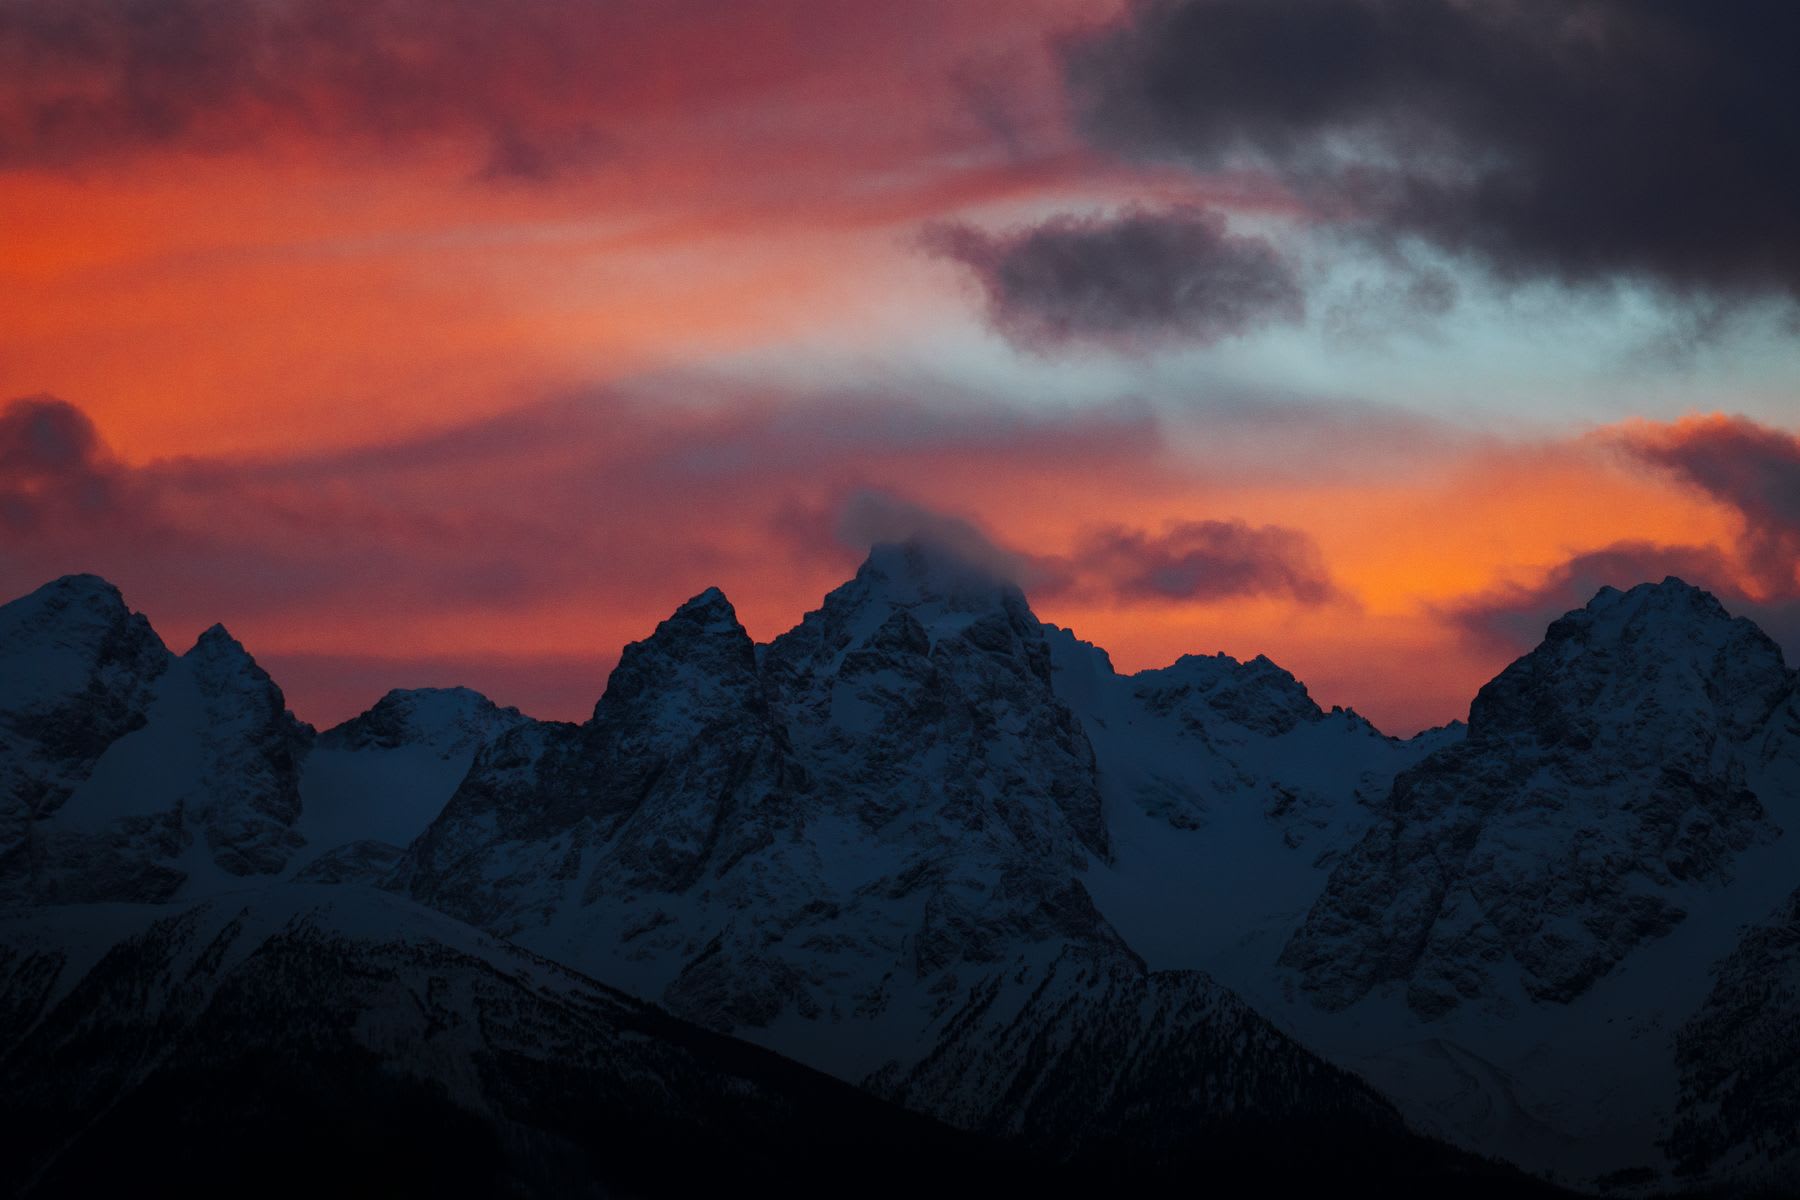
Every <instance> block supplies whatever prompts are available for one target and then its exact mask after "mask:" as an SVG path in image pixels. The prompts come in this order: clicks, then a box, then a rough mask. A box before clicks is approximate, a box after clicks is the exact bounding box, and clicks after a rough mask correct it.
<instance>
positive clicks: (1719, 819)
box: [1282, 579, 1792, 1016]
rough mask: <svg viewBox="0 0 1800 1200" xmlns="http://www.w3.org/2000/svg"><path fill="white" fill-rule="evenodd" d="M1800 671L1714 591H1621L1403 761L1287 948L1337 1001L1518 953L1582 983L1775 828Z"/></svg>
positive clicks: (1526, 975) (1539, 985)
mask: <svg viewBox="0 0 1800 1200" xmlns="http://www.w3.org/2000/svg"><path fill="white" fill-rule="evenodd" d="M1791 688H1792V676H1791V674H1790V672H1789V671H1788V670H1787V668H1786V666H1785V664H1784V663H1783V662H1782V657H1781V652H1780V650H1779V648H1778V647H1776V645H1775V644H1774V643H1773V642H1772V641H1770V640H1769V639H1768V637H1766V636H1765V635H1764V634H1763V633H1762V632H1761V631H1760V630H1758V629H1757V628H1756V626H1755V625H1753V624H1751V623H1750V622H1748V621H1745V620H1742V619H1733V618H1731V617H1730V616H1728V615H1727V614H1726V613H1725V611H1724V610H1723V609H1722V608H1721V607H1720V606H1719V604H1718V602H1717V601H1716V600H1714V599H1713V598H1712V597H1711V596H1710V595H1708V594H1706V593H1705V592H1702V591H1699V590H1698V589H1696V588H1692V587H1690V586H1688V585H1687V584H1685V583H1682V582H1681V581H1679V580H1674V579H1671V580H1667V581H1665V582H1663V583H1661V584H1655V585H1652V584H1645V585H1643V586H1641V587H1637V588H1633V589H1632V590H1631V591H1629V592H1619V591H1616V590H1613V589H1610V588H1609V589H1605V590H1603V591H1602V592H1601V593H1600V594H1599V595H1598V596H1596V597H1595V599H1594V600H1593V602H1592V603H1590V604H1589V605H1588V606H1587V607H1586V608H1584V609H1581V610H1579V611H1576V612H1573V613H1570V614H1569V615H1568V616H1566V617H1564V618H1562V619H1561V620H1559V621H1557V622H1556V623H1555V624H1553V625H1552V626H1551V627H1550V630H1549V632H1548V634H1547V636H1546V638H1545V641H1544V643H1543V644H1542V645H1541V646H1539V647H1538V648H1537V649H1536V650H1534V651H1532V652H1531V653H1530V654H1528V655H1526V656H1525V657H1524V658H1521V659H1520V660H1519V661H1517V662H1515V663H1514V664H1512V666H1510V667H1508V668H1507V670H1506V671H1505V672H1503V673H1502V674H1501V675H1500V676H1499V677H1498V678H1496V679H1495V680H1494V681H1493V682H1492V683H1490V684H1488V685H1487V686H1486V687H1485V688H1483V689H1482V691H1481V693H1480V695H1479V696H1478V697H1477V698H1476V700H1475V703H1474V705H1473V706H1472V708H1471V710H1470V716H1469V730H1468V735H1467V738H1466V740H1465V741H1463V742H1462V743H1461V744H1459V745H1454V746H1451V747H1449V748H1447V749H1444V750H1441V751H1439V752H1438V753H1435V754H1433V755H1431V756H1430V757H1428V758H1427V759H1425V760H1424V761H1423V762H1421V763H1420V764H1418V765H1417V766H1416V767H1413V768H1412V769H1410V770H1408V771H1406V772H1404V773H1402V774H1401V775H1400V776H1399V778H1398V779H1396V781H1395V783H1394V785H1393V789H1392V791H1391V792H1390V793H1389V795H1388V797H1387V800H1386V803H1385V805H1383V806H1382V809H1381V811H1380V813H1379V815H1378V818H1377V820H1376V821H1375V823H1374V824H1373V826H1372V827H1371V828H1370V829H1369V831H1368V833H1367V834H1366V835H1365V836H1364V838H1363V839H1362V841H1361V842H1360V843H1358V844H1357V846H1356V847H1355V848H1354V850H1352V851H1351V853H1350V854H1349V855H1347V856H1346V857H1345V859H1344V861H1343V862H1342V863H1341V864H1340V865H1339V866H1338V867H1337V868H1336V869H1335V870H1334V871H1333V873H1332V876H1331V880H1330V883H1329V884H1328V886H1327V888H1326V890H1325V892H1324V894H1323V895H1322V896H1321V897H1320V899H1319V900H1318V902H1317V903H1316V904H1315V905H1314V906H1313V908H1312V910H1311V912H1310V913H1309V914H1308V916H1307V919H1306V921H1305V924H1304V925H1303V926H1302V927H1301V929H1300V930H1299V931H1298V932H1297V933H1296V934H1295V935H1294V937H1293V939H1292V941H1291V942H1290V943H1289V945H1288V947H1287V948H1286V950H1285V951H1284V953H1283V955H1282V962H1283V963H1284V964H1285V965H1287V966H1290V967H1293V968H1295V969H1296V970H1297V971H1298V973H1299V978H1300V981H1301V984H1302V986H1303V987H1304V988H1306V989H1307V991H1309V992H1310V993H1311V994H1312V995H1313V996H1314V997H1315V998H1316V999H1317V1000H1318V1002H1319V1003H1321V1004H1323V1005H1325V1006H1327V1007H1334V1008H1335V1007H1343V1006H1346V1005H1349V1004H1352V1003H1354V1002H1355V1001H1357V1000H1358V999H1360V998H1361V997H1362V996H1363V995H1365V994H1366V993H1368V992H1369V990H1370V989H1371V988H1374V987H1377V986H1379V985H1383V984H1388V983H1396V982H1398V983H1403V984H1404V985H1405V986H1406V988H1407V998H1408V1001H1409V1003H1410V1004H1411V1006H1412V1008H1413V1009H1414V1010H1415V1011H1417V1012H1419V1013H1420V1014H1422V1015H1427V1016H1430V1015H1434V1014H1438V1013H1442V1012H1445V1011H1447V1010H1449V1009H1451V1008H1453V1007H1455V1006H1456V1005H1458V1004H1460V1003H1463V1002H1465V1001H1469V1000H1475V999H1479V998H1482V997H1484V996H1491V995H1494V994H1495V992H1496V990H1497V989H1496V979H1497V977H1498V976H1499V975H1501V974H1503V973H1505V972H1508V971H1511V970H1516V971H1517V972H1518V978H1519V982H1520V984H1521V986H1522V987H1523V989H1524V991H1525V992H1526V993H1527V994H1528V995H1529V996H1531V997H1533V998H1536V999H1539V1000H1547V1001H1552V1002H1566V1001H1568V1000H1571V999H1573V998H1575V997H1577V996H1579V995H1581V994H1582V993H1583V992H1585V991H1586V990H1587V989H1588V988H1589V987H1591V986H1592V985H1593V983H1594V982H1595V981H1596V980H1597V979H1599V978H1600V977H1601V976H1603V975H1605V974H1606V973H1607V972H1608V971H1610V970H1611V969H1612V968H1613V967H1614V966H1615V965H1616V964H1617V963H1618V962H1619V961H1620V960H1621V959H1622V958H1624V957H1625V956H1626V955H1627V954H1629V953H1630V952H1631V951H1632V949H1633V948H1635V947H1636V946H1638V945H1640V944H1642V943H1644V942H1645V941H1647V940H1649V939H1654V938H1657V937H1660V936H1662V935H1663V934H1666V933H1667V932H1668V931H1669V930H1671V929H1672V928H1674V927H1675V926H1676V925H1677V924H1678V923H1679V922H1680V921H1682V920H1683V918H1684V917H1685V915H1686V910H1685V908H1684V907H1683V896H1684V894H1686V893H1687V892H1688V890H1689V889H1692V888H1696V887H1702V888H1704V887H1717V886H1722V885H1724V884H1726V883H1728V882H1729V881H1730V880H1731V878H1732V869H1733V861H1734V859H1735V857H1736V855H1737V854H1739V853H1740V852H1741V851H1743V850H1745V849H1746V848H1747V847H1750V846H1752V845H1755V844H1759V843H1763V842H1767V841H1769V840H1772V839H1773V838H1774V837H1775V836H1776V835H1777V833H1778V830H1777V828H1776V826H1775V825H1774V824H1773V823H1772V822H1771V821H1770V819H1769V817H1768V814H1767V812H1766V810H1765V806H1764V804H1763V802H1762V800H1761V799H1760V798H1759V796H1758V794H1757V792H1756V790H1755V788H1754V787H1753V786H1752V782H1753V779H1754V778H1755V775H1756V772H1757V770H1758V762H1757V760H1758V758H1759V756H1762V755H1766V754H1767V753H1769V752H1770V751H1769V750H1768V748H1767V741H1768V738H1769V736H1770V722H1771V720H1772V719H1779V718H1778V716H1777V710H1778V709H1779V708H1780V706H1781V705H1782V704H1783V703H1784V701H1785V700H1786V699H1787V697H1788V695H1789V694H1790V692H1791Z"/></svg>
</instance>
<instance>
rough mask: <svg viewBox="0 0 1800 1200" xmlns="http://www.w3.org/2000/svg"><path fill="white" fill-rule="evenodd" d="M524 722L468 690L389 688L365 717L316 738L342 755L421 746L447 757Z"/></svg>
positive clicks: (518, 715)
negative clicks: (390, 689)
mask: <svg viewBox="0 0 1800 1200" xmlns="http://www.w3.org/2000/svg"><path fill="white" fill-rule="evenodd" d="M526 719H527V718H526V717H525V715H524V714H523V713H521V712H520V711H519V710H518V709H516V708H501V707H500V706H499V705H497V704H495V703H494V702H493V701H492V700H489V699H488V698H487V697H486V696H484V695H482V694H481V693H480V692H478V691H476V690H475V689H473V688H466V687H448V688H395V689H394V690H392V691H390V692H389V693H388V694H387V695H385V696H383V697H382V698H381V699H380V700H377V701H376V702H375V704H374V706H373V707H372V708H370V709H369V710H368V711H367V712H364V713H362V714H361V715H359V716H355V717H352V718H351V719H350V720H348V721H345V722H344V723H343V724H341V725H338V726H336V727H334V728H332V729H328V730H326V731H325V732H324V733H322V734H320V735H319V746H320V747H321V748H329V749H342V750H367V749H379V750H395V749H399V748H400V747H403V746H424V747H429V748H430V749H432V750H434V751H436V752H437V753H439V754H440V755H443V756H446V757H448V756H452V755H456V754H461V753H463V752H464V751H467V750H471V749H473V748H474V747H475V746H477V745H480V744H481V743H482V742H485V741H488V740H490V739H492V738H494V737H497V736H499V735H500V734H501V733H503V732H505V731H506V730H507V729H510V728H512V727H513V726H515V725H519V724H523V723H524V722H525V721H526Z"/></svg>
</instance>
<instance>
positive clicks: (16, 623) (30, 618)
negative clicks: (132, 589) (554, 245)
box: [0, 575, 126, 633]
mask: <svg viewBox="0 0 1800 1200" xmlns="http://www.w3.org/2000/svg"><path fill="white" fill-rule="evenodd" d="M125 611H126V609H125V598H124V597H123V596H121V595H120V594H119V589H118V588H116V587H114V586H113V585H112V584H111V583H109V582H107V581H106V580H105V579H102V578H101V577H100V576H98V575H64V576H63V577H62V578H61V579H53V580H51V581H50V582H49V583H46V584H45V585H44V586H43V587H40V588H38V589H37V590H36V591H34V592H30V593H28V594H27V595H24V596H20V597H19V598H18V599H17V600H13V601H11V602H9V603H7V604H0V633H4V632H10V631H12V630H14V629H26V628H29V629H32V630H34V631H42V630H46V629H49V628H50V627H52V626H54V625H57V624H67V623H77V624H85V623H91V622H93V621H107V620H111V619H112V618H113V617H114V616H115V615H117V614H120V613H123V612H125Z"/></svg>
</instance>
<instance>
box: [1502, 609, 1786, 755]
mask: <svg viewBox="0 0 1800 1200" xmlns="http://www.w3.org/2000/svg"><path fill="white" fill-rule="evenodd" d="M1792 682H1793V677H1792V675H1791V673H1790V672H1789V671H1788V669H1787V665H1786V663H1785V662H1784V661H1783V658H1782V654H1781V648H1780V647H1779V646H1778V645H1776V643H1775V642H1774V640H1773V639H1771V638H1770V637H1769V636H1768V635H1767V634H1765V633H1764V632H1763V631H1762V630H1761V629H1759V628H1758V627H1757V626H1756V624H1755V623H1754V622H1752V621H1749V620H1747V619H1745V618H1743V617H1733V616H1732V615H1731V614H1730V613H1728V612H1727V611H1726V610H1725V607H1724V605H1722V604H1720V603H1719V601H1718V599H1717V598H1716V597H1714V596H1713V595H1712V594H1711V593H1709V592H1706V591H1704V590H1702V589H1700V588H1697V587H1693V586H1692V585H1690V584H1687V583H1684V582H1682V581H1681V580H1679V579H1676V578H1674V577H1672V576H1671V577H1670V578H1667V579H1665V580H1663V581H1662V582H1661V583H1644V584H1639V585H1638V586H1637V587H1634V588H1632V589H1630V590H1629V591H1620V590H1618V589H1616V588H1610V587H1609V588H1602V589H1601V590H1600V592H1599V593H1598V594H1597V595H1596V596H1595V597H1594V598H1593V599H1592V600H1591V601H1589V602H1588V604H1587V605H1586V606H1585V607H1583V608H1579V609H1576V610H1574V611H1573V612H1570V613H1568V614H1566V615H1564V616H1563V617H1561V618H1560V619H1558V620H1557V621H1555V622H1553V623H1552V624H1551V626H1550V628H1549V629H1548V630H1547V631H1546V632H1545V635H1544V641H1543V642H1542V643H1541V644H1540V645H1539V646H1538V647H1537V648H1536V649H1534V650H1532V651H1531V652H1530V653H1529V654H1526V655H1525V656H1524V657H1522V658H1520V659H1519V660H1518V661H1516V662H1514V663H1513V664H1512V665H1511V666H1509V667H1507V669H1506V670H1505V671H1503V672H1501V673H1500V675H1499V676H1497V677H1496V678H1495V679H1494V680H1493V681H1491V682H1490V683H1488V684H1487V685H1486V686H1485V687H1483V688H1482V689H1481V691H1480V693H1479V694H1478V695H1477V696H1476V698H1475V701H1474V703H1473V704H1472V705H1471V706H1470V710H1469V733H1470V737H1471V738H1473V739H1475V740H1477V741H1479V740H1483V739H1489V738H1504V737H1512V736H1519V735H1525V734H1529V735H1532V736H1535V737H1537V738H1539V739H1540V740H1543V741H1545V742H1547V743H1563V742H1569V743H1580V744H1586V743H1587V742H1588V741H1591V739H1592V738H1593V737H1595V736H1597V735H1599V734H1600V733H1601V732H1602V731H1603V730H1604V731H1610V732H1612V733H1615V734H1619V735H1623V736H1631V735H1632V734H1633V731H1639V732H1642V733H1644V734H1645V735H1646V736H1647V737H1648V738H1649V739H1651V741H1652V742H1654V743H1655V744H1656V745H1658V746H1662V745H1664V744H1665V743H1666V742H1667V741H1668V739H1669V738H1670V736H1671V733H1672V732H1673V731H1672V730H1671V728H1670V726H1671V724H1672V723H1673V724H1675V725H1676V726H1677V727H1678V728H1681V729H1690V728H1691V729H1713V728H1718V729H1719V731H1720V732H1723V733H1724V734H1726V736H1727V737H1730V738H1734V739H1735V738H1740V737H1744V736H1747V735H1748V734H1749V733H1750V732H1751V731H1752V730H1754V729H1755V728H1757V727H1758V726H1760V725H1761V724H1762V723H1763V722H1764V721H1765V720H1766V719H1767V717H1768V715H1769V713H1770V711H1771V710H1772V708H1773V707H1774V706H1775V705H1776V704H1778V703H1779V702H1780V700H1781V699H1782V697H1783V696H1785V695H1786V694H1787V693H1788V692H1789V691H1791V689H1792ZM1650 717H1654V718H1658V720H1657V721H1656V722H1649V721H1647V720H1646V718H1650ZM1659 752H1660V751H1659Z"/></svg>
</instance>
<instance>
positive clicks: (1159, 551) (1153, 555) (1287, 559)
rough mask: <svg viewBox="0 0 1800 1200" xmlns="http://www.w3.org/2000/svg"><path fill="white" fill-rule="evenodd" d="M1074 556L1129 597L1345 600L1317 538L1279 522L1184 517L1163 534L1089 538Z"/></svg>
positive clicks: (1106, 533) (1108, 532) (1117, 532)
mask: <svg viewBox="0 0 1800 1200" xmlns="http://www.w3.org/2000/svg"><path fill="white" fill-rule="evenodd" d="M1074 560H1075V561H1076V562H1077V563H1079V565H1080V567H1081V569H1082V571H1083V573H1084V574H1087V575H1088V576H1089V577H1091V578H1093V579H1095V580H1097V581H1098V584H1099V585H1100V586H1102V587H1104V588H1106V589H1107V590H1110V591H1111V592H1112V593H1113V594H1114V595H1115V596H1117V597H1118V598H1119V599H1122V600H1164V601H1201V602H1206V601H1218V600H1234V599H1240V598H1243V597H1248V596H1277V597H1281V598H1285V599H1289V600H1294V601H1298V602H1299V603H1301V604H1324V603H1326V602H1327V601H1331V600H1335V599H1339V598H1341V597H1340V596H1339V594H1338V591H1337V589H1336V587H1335V586H1334V585H1333V584H1332V581H1331V576H1330V574H1329V573H1328V572H1327V571H1326V569H1325V564H1324V560H1323V559H1322V558H1321V556H1320V554H1319V548H1318V545H1317V544H1316V543H1315V542H1314V541H1313V539H1312V538H1311V537H1310V536H1309V535H1307V534H1305V533H1302V532H1301V531H1300V530H1297V529H1287V528H1284V527H1282V526H1279V525H1250V524H1247V523H1245V522H1243V521H1177V522H1173V523H1171V524H1169V525H1168V526H1166V527H1165V528H1164V529H1163V531H1162V532H1161V533H1159V534H1151V533H1145V532H1143V531H1141V530H1135V529H1126V528H1122V527H1118V526H1113V527H1109V528H1105V529H1100V530H1096V531H1094V532H1093V533H1091V534H1089V535H1088V536H1087V537H1086V538H1085V539H1083V541H1082V543H1081V545H1080V547H1079V549H1078V550H1077V551H1076V553H1075V555H1074Z"/></svg>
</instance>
